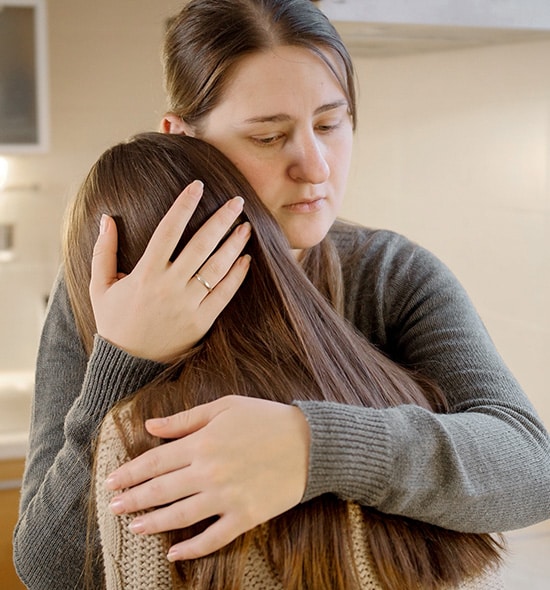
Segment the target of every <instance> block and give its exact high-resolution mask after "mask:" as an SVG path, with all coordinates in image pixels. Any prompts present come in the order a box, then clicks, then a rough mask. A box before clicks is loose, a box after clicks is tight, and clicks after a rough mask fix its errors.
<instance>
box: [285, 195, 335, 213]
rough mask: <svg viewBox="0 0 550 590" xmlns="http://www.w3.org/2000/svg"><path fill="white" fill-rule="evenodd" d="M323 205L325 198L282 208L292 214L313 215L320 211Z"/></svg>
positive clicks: (299, 202) (308, 200)
mask: <svg viewBox="0 0 550 590" xmlns="http://www.w3.org/2000/svg"><path fill="white" fill-rule="evenodd" d="M324 203H325V197H318V198H316V199H306V200H303V201H297V202H296V203H291V204H290V205H285V206H284V207H283V208H284V209H286V210H287V211H291V212H292V213H314V212H316V211H319V210H320V209H322V207H323V205H324Z"/></svg>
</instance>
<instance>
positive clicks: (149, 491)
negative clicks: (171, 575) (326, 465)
mask: <svg viewBox="0 0 550 590" xmlns="http://www.w3.org/2000/svg"><path fill="white" fill-rule="evenodd" d="M146 426H147V429H148V430H149V432H150V433H151V434H153V435H155V436H159V437H161V438H166V439H175V440H172V441H171V442H168V443H165V444H163V445H161V446H159V447H156V448H154V449H151V450H149V451H147V452H146V453H144V454H143V455H141V456H139V457H137V458H136V459H134V460H133V461H130V462H129V463H126V464H125V465H123V466H122V467H120V468H119V469H117V470H116V471H115V472H114V473H113V474H112V475H111V476H110V477H109V478H108V479H107V487H108V488H109V489H111V490H123V489H125V488H129V489H127V490H126V491H124V492H122V493H120V494H118V495H117V496H115V497H114V498H113V501H112V502H111V509H112V510H113V512H115V513H116V514H123V513H133V512H137V511H140V510H146V509H149V508H155V507H157V506H161V508H157V509H156V510H153V511H151V512H148V513H146V514H144V515H141V516H139V517H138V518H137V519H135V520H134V521H133V523H132V524H131V525H130V529H131V530H132V531H133V532H135V533H140V534H152V533H158V532H161V531H168V530H173V529H177V528H185V527H188V526H190V525H192V524H195V523H197V522H200V521H202V520H204V519H207V518H209V517H212V516H218V517H219V518H218V519H217V520H216V521H215V522H214V523H213V524H211V525H210V526H209V527H208V528H206V529H205V530H204V531H203V532H202V533H200V534H198V535H197V536H195V537H193V538H191V539H188V540H186V541H184V542H182V543H179V544H177V545H174V546H173V547H172V548H171V550H170V552H169V554H168V558H169V559H170V560H171V561H174V560H182V559H196V558H198V557H202V556H204V555H207V554H209V553H212V552H214V551H217V550H218V549H220V548H222V547H223V546H225V545H227V544H228V543H230V542H231V541H232V540H233V539H235V538H236V537H238V536H239V535H241V534H243V533H244V532H246V531H248V530H250V529H252V528H254V527H255V526H257V525H259V524H261V523H263V522H266V521H267V520H270V519H271V518H274V517H275V516H278V515H279V514H282V513H283V512H285V511H287V510H289V509H290V508H292V507H293V506H295V505H297V504H298V503H299V502H300V500H301V499H302V497H303V494H304V490H305V487H306V482H307V471H308V460H309V444H310V434H309V426H308V424H307V421H306V419H305V416H304V415H303V413H302V412H301V410H300V409H299V408H297V407H295V406H290V405H285V404H280V403H276V402H272V401H267V400H262V399H256V398H248V397H240V396H228V397H223V398H220V399H218V400H216V401H214V402H211V403H208V404H204V405H202V406H197V407H196V408H193V409H192V410H189V411H187V412H181V413H180V414H176V415H174V416H171V417H168V418H161V419H158V420H149V421H147V423H146Z"/></svg>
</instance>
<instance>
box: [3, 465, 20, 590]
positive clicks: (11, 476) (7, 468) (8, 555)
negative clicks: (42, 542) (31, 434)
mask: <svg viewBox="0 0 550 590" xmlns="http://www.w3.org/2000/svg"><path fill="white" fill-rule="evenodd" d="M23 468H24V460H23V459H10V460H4V461H0V523H1V525H0V584H1V586H2V588H3V589H4V590H24V588H25V586H24V585H23V584H22V582H21V581H20V580H19V578H18V577H17V574H16V573H15V568H14V566H13V558H12V554H13V549H12V534H13V529H14V527H15V523H16V521H17V512H18V508H19V490H20V484H21V477H22V476H23Z"/></svg>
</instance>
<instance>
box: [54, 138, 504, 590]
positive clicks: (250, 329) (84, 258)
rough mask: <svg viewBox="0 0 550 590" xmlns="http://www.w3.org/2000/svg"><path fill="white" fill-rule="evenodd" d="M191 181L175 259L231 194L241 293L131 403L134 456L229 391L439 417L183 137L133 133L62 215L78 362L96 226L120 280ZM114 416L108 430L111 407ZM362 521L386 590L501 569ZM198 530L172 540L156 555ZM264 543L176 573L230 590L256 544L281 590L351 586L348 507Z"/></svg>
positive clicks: (307, 516)
mask: <svg viewBox="0 0 550 590" xmlns="http://www.w3.org/2000/svg"><path fill="white" fill-rule="evenodd" d="M195 178H200V179H202V180H203V181H204V182H205V189H204V196H203V198H202V200H201V202H200V204H199V206H198V208H197V211H196V213H195V214H194V216H193V218H192V219H191V221H190V223H189V226H188V227H187V228H186V230H185V231H184V234H183V236H182V238H181V241H180V246H179V247H183V246H184V244H185V243H186V242H187V241H188V239H189V237H190V236H191V235H192V234H193V233H194V232H195V231H196V229H198V227H200V226H201V225H202V224H203V223H204V221H205V220H206V219H207V218H208V217H209V216H210V215H211V214H212V213H213V212H214V211H215V210H216V209H218V208H219V207H220V206H221V205H222V204H223V202H224V201H225V200H226V199H228V198H230V197H232V196H233V195H236V194H239V195H242V196H243V197H244V199H245V207H244V211H243V214H242V220H249V221H250V223H251V225H252V236H251V239H250V242H249V244H248V245H247V250H248V252H249V253H250V255H251V256H252V263H251V267H250V270H249V273H248V275H247V278H246V279H245V282H244V283H243V285H242V286H241V288H240V289H239V291H238V292H237V294H236V295H235V296H234V297H233V299H232V300H231V302H230V303H229V304H228V306H227V307H226V308H225V310H224V311H223V312H222V313H221V315H220V316H219V318H218V320H217V321H216V322H215V323H214V325H213V326H212V328H211V330H210V331H209V333H208V334H207V335H206V336H205V337H204V339H203V340H202V341H201V342H200V343H199V344H198V345H196V346H195V347H194V348H193V349H192V350H190V351H187V352H185V353H183V354H182V355H181V358H180V359H176V360H175V361H174V363H173V364H172V365H171V366H170V368H169V369H168V370H167V371H166V372H165V373H164V374H163V375H162V377H161V379H159V380H157V381H155V382H154V383H152V384H150V385H149V386H146V387H145V388H143V389H141V390H140V391H138V392H137V393H136V394H134V395H133V396H132V400H131V404H130V406H129V407H130V414H131V422H132V430H133V441H132V442H131V443H130V442H129V441H127V446H128V452H129V454H130V455H131V456H132V457H133V456H137V455H139V454H141V453H142V452H144V451H145V450H146V449H148V448H151V447H153V446H155V445H158V444H161V442H162V441H160V440H157V439H154V438H153V437H151V436H150V435H149V434H148V433H147V432H146V431H145V429H144V420H145V419H146V418H149V417H151V416H162V415H169V414H172V413H174V412H177V411H181V410H183V409H188V408H190V407H193V406H195V405H197V404H201V403H204V402H208V401H211V400H213V399H216V398H218V397H221V396H223V395H226V394H227V393H228V392H230V393H233V394H237V395H243V396H252V397H262V398H266V399H270V400H275V401H278V402H282V403H292V402H293V401H295V400H321V401H328V402H338V403H345V404H350V405H358V406H368V407H374V408H386V407H389V406H397V405H401V404H416V405H419V406H422V407H424V408H426V409H428V410H431V411H441V409H442V407H443V406H444V400H443V399H442V397H441V394H440V392H439V390H438V389H437V387H435V386H434V385H432V384H430V383H429V382H428V381H426V380H423V379H422V378H421V377H420V376H418V375H411V374H410V373H408V372H407V371H405V370H404V369H402V368H401V367H399V366H397V365H396V364H395V363H393V362H391V361H390V360H389V359H387V358H386V357H385V356H383V355H382V354H381V353H379V352H378V351H377V350H376V349H375V348H374V347H373V346H372V345H370V344H369V342H368V341H367V340H366V339H365V338H364V337H363V336H362V335H360V334H358V333H357V332H356V331H355V329H354V328H353V326H351V325H350V324H349V323H348V322H347V321H346V320H345V319H343V317H342V316H341V315H340V314H338V313H337V312H336V311H335V309H334V307H333V305H332V304H331V302H330V301H329V300H327V297H330V295H328V296H327V295H323V294H321V293H320V291H319V290H318V289H317V288H316V286H315V285H314V284H313V283H312V282H311V281H310V280H309V279H308V277H307V272H308V259H309V258H308V257H306V259H305V262H304V264H305V268H302V267H301V266H300V265H299V264H298V263H297V262H296V261H295V260H294V258H293V257H292V255H291V253H290V250H289V246H288V243H287V241H286V239H285V237H284V235H283V234H282V232H281V230H280V228H279V227H278V225H277V223H276V222H275V220H274V219H273V218H272V216H271V215H270V214H269V212H268V211H267V210H266V208H265V206H264V205H263V204H262V202H261V201H260V199H259V198H258V196H257V195H256V194H255V193H254V191H253V190H252V188H251V187H250V185H249V184H248V182H247V181H246V179H245V178H244V177H243V176H242V175H241V174H240V173H239V172H238V171H237V170H236V169H235V167H234V166H233V165H232V164H231V163H230V162H229V160H228V159H227V158H226V157H225V156H223V154H221V153H220V152H219V151H217V150H216V149H215V148H213V147H212V146H210V145H209V144H206V143H204V142H202V141H200V140H197V139H193V138H190V137H185V136H178V135H163V134H154V133H152V134H143V135H140V136H137V137H136V138H134V139H133V140H131V141H129V142H127V143H123V144H120V145H118V146H115V147H114V148H112V149H110V150H109V151H107V152H106V153H105V154H104V155H103V156H102V157H101V158H100V159H99V160H98V162H97V163H96V164H95V165H94V167H93V168H92V170H91V171H90V173H89V175H88V177H87V179H86V181H85V182H84V184H83V186H82V188H81V190H80V192H79V194H78V195H77V197H76V200H75V202H74V203H73V205H72V207H71V209H70V212H69V215H68V217H67V226H66V239H65V246H64V253H65V260H64V262H65V273H66V282H67V288H68V292H69V296H70V300H71V304H72V306H73V310H74V313H75V317H76V320H77V325H78V327H79V330H80V333H81V336H82V339H83V342H84V345H85V347H86V349H87V350H88V351H89V350H90V347H91V339H92V335H93V333H94V320H93V314H92V309H91V305H90V301H89V296H88V291H87V289H88V284H89V279H90V264H91V258H92V249H93V244H94V241H95V239H96V236H97V227H98V224H99V218H100V216H101V214H102V213H107V214H110V215H112V216H113V217H114V218H115V219H116V221H117V227H118V229H119V236H120V238H119V253H118V256H119V271H120V272H124V273H128V272H130V271H131V270H132V269H133V267H134V266H135V264H136V263H137V261H138V260H139V258H140V257H141V255H142V253H143V251H144V249H145V247H146V245H147V243H148V240H149V239H150V237H151V235H152V233H153V231H154V229H155V227H156V226H157V224H158V222H159V221H160V219H161V218H162V216H163V215H164V214H165V212H166V211H167V209H168V208H169V206H170V205H171V204H172V202H173V200H174V198H175V197H176V196H177V195H178V194H179V193H180V191H181V189H182V188H183V187H185V186H186V185H187V184H188V183H189V182H191V181H192V180H194V179H195ZM326 241H328V238H326V239H325V242H326ZM322 247H324V246H322V245H319V246H315V247H314V248H313V249H312V250H316V249H320V248H322ZM304 270H305V272H304ZM323 272H325V273H330V272H331V270H330V269H324V270H323V269H322V268H321V270H319V268H318V269H317V272H316V274H319V273H320V274H322V273H323ZM319 278H321V279H322V280H321V282H322V283H324V282H330V280H331V275H330V274H328V275H327V276H326V277H324V279H323V278H322V277H317V278H315V279H314V282H317V280H318V279H319ZM125 407H127V406H125ZM112 412H113V415H114V417H115V420H116V418H117V416H119V414H118V412H119V408H118V407H115V408H114V409H113V410H112ZM121 436H123V429H122V428H121ZM362 513H363V518H364V521H365V523H366V538H365V543H366V544H367V545H368V547H369V549H370V551H371V554H372V558H373V568H374V571H375V572H376V574H377V576H378V578H379V580H380V584H381V586H382V587H383V588H384V589H386V590H416V589H418V588H422V589H423V590H435V589H439V588H443V587H445V586H446V585H453V584H458V583H459V582H460V581H462V580H464V579H465V578H467V577H469V576H475V575H476V574H479V573H481V572H482V571H484V569H485V568H487V567H489V566H491V565H494V564H495V563H496V562H497V561H498V548H499V545H498V543H497V542H496V541H495V540H494V539H493V538H492V537H491V536H489V535H476V534H462V533H458V532H453V531H448V530H445V529H442V528H438V527H436V526H433V525H429V524H426V523H421V522H416V521H414V520H411V519H408V518H404V517H398V516H390V515H382V514H380V513H378V512H377V511H376V510H374V509H371V508H368V507H364V508H362ZM204 526H205V523H201V524H199V525H198V526H195V527H190V528H189V529H184V530H179V531H174V532H171V533H169V534H167V535H166V537H167V543H168V544H169V545H170V544H172V543H174V542H175V541H178V540H181V539H183V538H187V537H189V536H190V535H192V534H194V533H196V532H197V531H198V530H200V529H201V527H204ZM262 531H263V533H265V532H267V534H261V533H260V531H259V528H257V529H253V530H252V531H249V532H248V533H245V534H244V535H241V536H240V537H239V538H238V539H236V540H235V541H234V542H233V543H231V544H230V545H229V546H227V547H225V548H224V549H222V550H220V551H219V552H217V553H215V554H213V555H210V556H206V557H204V558H201V559H198V560H194V561H190V562H178V564H177V566H176V567H177V574H178V575H179V576H180V577H181V578H182V579H183V580H185V581H191V580H192V587H193V588H196V589H200V590H213V589H219V590H228V589H234V590H238V589H239V588H240V587H241V586H240V584H241V580H242V573H243V570H244V565H245V562H246V556H247V547H249V544H250V543H252V542H254V543H256V544H257V545H259V546H260V548H261V550H262V551H263V553H264V555H265V557H266V560H267V562H268V563H269V564H270V566H271V569H272V570H273V572H275V574H276V575H277V576H278V577H279V578H280V579H281V582H282V584H283V587H284V588H285V589H286V590H303V589H304V588H309V589H314V590H350V589H353V588H358V587H359V586H358V584H359V583H358V578H357V572H356V569H355V566H354V562H353V559H352V557H350V556H351V554H352V543H351V530H350V521H349V518H348V503H347V502H345V501H343V500H341V499H339V498H337V497H335V496H333V495H331V494H326V495H323V496H320V497H318V498H316V499H314V500H312V501H309V502H306V503H303V504H300V505H298V506H296V507H295V508H293V509H292V510H290V511H288V512H287V513H284V514H282V515H281V516H279V517H277V518H275V519H273V520H272V521H270V522H268V523H267V524H265V525H263V529H262ZM169 545H168V546H169ZM320 555H322V559H321V558H320Z"/></svg>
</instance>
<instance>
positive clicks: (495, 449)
mask: <svg viewBox="0 0 550 590" xmlns="http://www.w3.org/2000/svg"><path fill="white" fill-rule="evenodd" d="M388 235H389V236H390V237H388ZM354 248H355V249H356V250H357V249H358V250H361V245H360V244H359V245H357V244H354ZM356 254H357V252H356ZM354 260H356V261H357V260H361V263H360V264H359V263H357V262H356V263H354V264H352V265H351V266H350V267H348V268H346V269H344V271H345V273H347V278H348V280H347V284H348V294H349V296H350V297H351V303H350V305H349V306H348V312H349V315H350V318H351V319H352V321H353V322H354V323H355V325H356V326H357V327H358V328H359V329H360V330H362V331H363V333H365V334H366V335H367V336H368V337H370V338H371V340H373V341H374V342H375V343H376V345H377V346H380V347H381V348H383V349H384V351H385V352H386V353H387V354H388V355H389V356H391V357H392V358H393V359H394V360H397V361H398V362H401V363H403V364H406V365H410V366H413V367H416V368H418V369H420V370H422V371H423V372H424V373H426V374H427V375H428V376H430V377H431V378H433V379H434V380H435V381H436V382H437V383H438V384H439V385H440V386H441V388H442V389H443V392H444V394H445V396H446V398H447V400H448V403H449V406H450V410H449V412H448V413H446V414H434V413H432V412H429V411H426V410H423V409H421V408H419V407H415V406H406V405H404V406H399V407H395V408H388V409H382V410H377V409H372V408H358V407H351V406H346V405H340V404H333V403H325V402H299V404H298V405H299V406H300V407H301V409H302V411H303V412H304V413H305V415H306V418H307V420H308V422H309V425H310V428H311V434H312V439H311V441H312V442H311V449H310V465H309V478H308V484H307V489H306V492H305V495H304V501H305V500H307V499H309V498H312V497H315V496H317V495H320V494H322V493H325V492H332V493H335V494H337V495H338V496H340V497H342V498H344V499H348V500H355V501H357V502H360V503H362V504H364V505H368V506H372V507H375V508H377V509H379V510H381V511H382V512H386V513H392V514H400V515H404V516H408V517H411V518H415V519H418V520H422V521H426V522H430V523H433V524H436V525H439V526H442V527H446V528H450V529H454V530H459V531H465V532H495V531H504V530H510V529H515V528H521V527H524V526H528V525H530V524H533V523H536V522H540V521H542V520H545V519H547V518H550V494H549V493H548V490H549V489H550V442H549V437H548V433H547V432H546V430H545V427H544V425H543V424H542V423H541V421H540V419H539V417H538V416H537V414H536V412H535V410H534V408H533V407H532V405H531V403H530V402H529V400H528V399H527V397H526V395H525V394H524V392H523V391H522V389H521V387H520V386H519V385H518V383H517V381H516V380H515V379H514V377H513V376H512V375H511V374H510V371H509V370H508V369H507V367H506V366H505V364H504V362H503V361H502V359H501V357H500V356H499V355H498V353H497V351H496V349H495V346H494V344H493V343H492V341H491V339H490V337H489V335H488V334H487V331H486V329H485V327H484V326H483V324H482V322H481V320H480V318H479V316H478V314H477V313H476V311H475V310H474V308H473V305H472V303H471V302H470V300H469V298H468V296H467V294H466V293H465V291H464V289H463V288H462V287H461V285H460V284H459V282H458V281H457V280H456V278H455V277H454V276H453V275H452V273H451V272H450V271H449V270H448V269H447V268H446V267H445V266H444V265H443V264H442V263H441V262H440V261H439V260H437V259H436V258H435V257H434V256H433V255H431V254H430V253H429V252H427V251H426V250H424V249H422V248H419V247H418V246H416V245H414V244H411V243H410V242H408V241H406V240H405V239H404V238H402V237H400V236H396V235H394V234H389V232H379V234H378V235H377V236H375V237H374V238H371V239H369V240H368V243H366V244H365V245H364V250H363V255H362V256H359V257H358V256H355V258H354Z"/></svg>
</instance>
